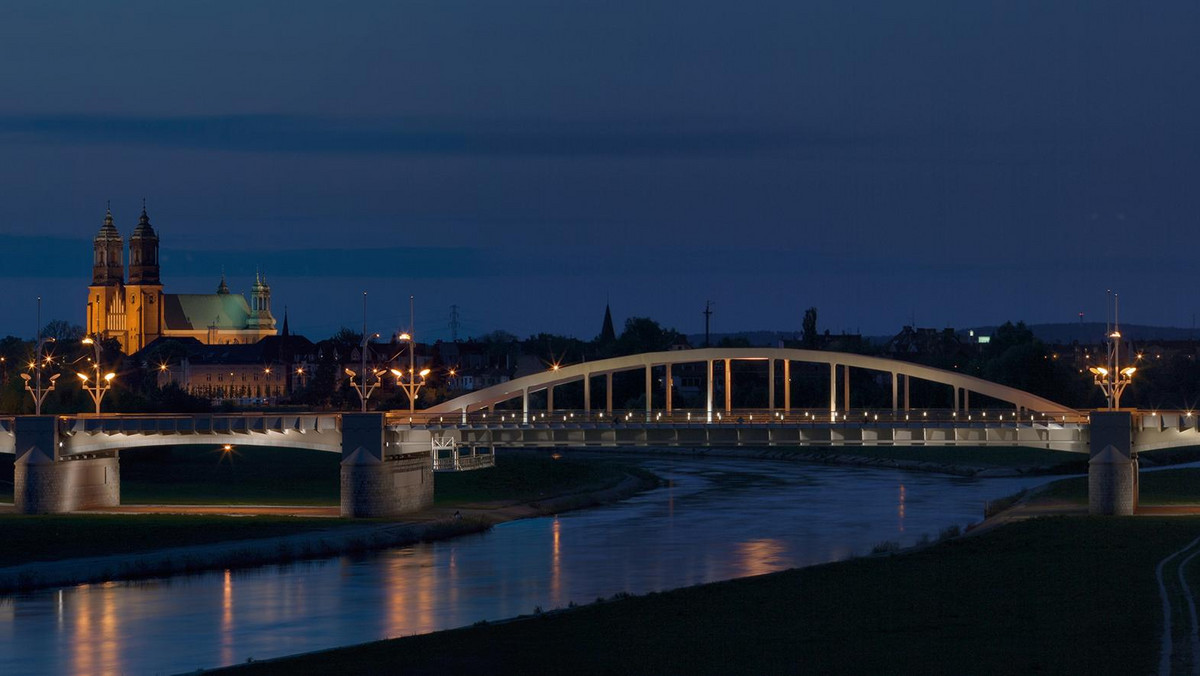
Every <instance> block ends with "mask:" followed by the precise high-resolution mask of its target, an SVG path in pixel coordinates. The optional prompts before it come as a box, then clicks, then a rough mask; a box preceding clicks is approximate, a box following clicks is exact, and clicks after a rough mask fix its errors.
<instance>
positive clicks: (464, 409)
mask: <svg viewBox="0 0 1200 676" xmlns="http://www.w3.org/2000/svg"><path fill="white" fill-rule="evenodd" d="M467 408H468V407H466V406H463V407H462V424H464V425H466V424H467Z"/></svg>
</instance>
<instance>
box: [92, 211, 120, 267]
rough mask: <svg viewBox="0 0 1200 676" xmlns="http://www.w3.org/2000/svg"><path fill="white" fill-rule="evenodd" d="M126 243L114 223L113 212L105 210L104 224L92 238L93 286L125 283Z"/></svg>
mask: <svg viewBox="0 0 1200 676" xmlns="http://www.w3.org/2000/svg"><path fill="white" fill-rule="evenodd" d="M124 248H125V243H124V242H123V241H121V233H119V232H117V226H115V225H113V216H112V212H111V211H108V210H105V212H104V225H101V226H100V232H98V233H96V237H95V238H94V239H93V240H92V252H93V254H94V255H93V259H92V286H120V285H122V284H124V283H125V262H124V260H125V259H124V253H125V252H124V251H123V249H124Z"/></svg>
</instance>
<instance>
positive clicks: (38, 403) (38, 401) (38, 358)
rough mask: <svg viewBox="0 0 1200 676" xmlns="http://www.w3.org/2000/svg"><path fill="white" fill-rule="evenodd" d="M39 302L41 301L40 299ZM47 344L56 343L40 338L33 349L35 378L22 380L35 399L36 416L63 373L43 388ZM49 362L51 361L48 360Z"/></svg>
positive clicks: (56, 374)
mask: <svg viewBox="0 0 1200 676" xmlns="http://www.w3.org/2000/svg"><path fill="white" fill-rule="evenodd" d="M38 300H39V302H40V301H41V299H40V298H39V299H38ZM47 342H51V343H53V342H54V339H53V338H43V337H41V336H38V340H37V344H36V346H35V347H34V348H33V363H31V364H30V365H29V366H30V368H31V369H33V373H34V375H33V377H30V375H29V374H28V373H22V374H21V379H22V380H24V381H25V391H26V392H29V396H31V397H33V412H34V415H41V414H42V402H44V401H46V395H47V394H50V393H51V392H53V391H54V381H56V380H58V377H59V376H60V375H62V374H61V373H55V374H54V375H52V376H50V383H49V386H47V387H42V349H43V348H44V347H45V345H46V343H47ZM47 361H49V359H48V358H47Z"/></svg>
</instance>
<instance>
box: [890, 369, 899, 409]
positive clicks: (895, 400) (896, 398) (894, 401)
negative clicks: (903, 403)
mask: <svg viewBox="0 0 1200 676" xmlns="http://www.w3.org/2000/svg"><path fill="white" fill-rule="evenodd" d="M899 378H900V376H898V375H896V372H895V371H892V413H893V414H895V413H896V411H898V410H900V397H899V396H897V394H896V393H897V391H898V390H899V382H898V380H899Z"/></svg>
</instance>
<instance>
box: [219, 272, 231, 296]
mask: <svg viewBox="0 0 1200 676" xmlns="http://www.w3.org/2000/svg"><path fill="white" fill-rule="evenodd" d="M217 293H218V294H220V295H222V296H227V295H229V285H228V284H226V283H225V271H224V270H221V283H220V284H218V285H217Z"/></svg>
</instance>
